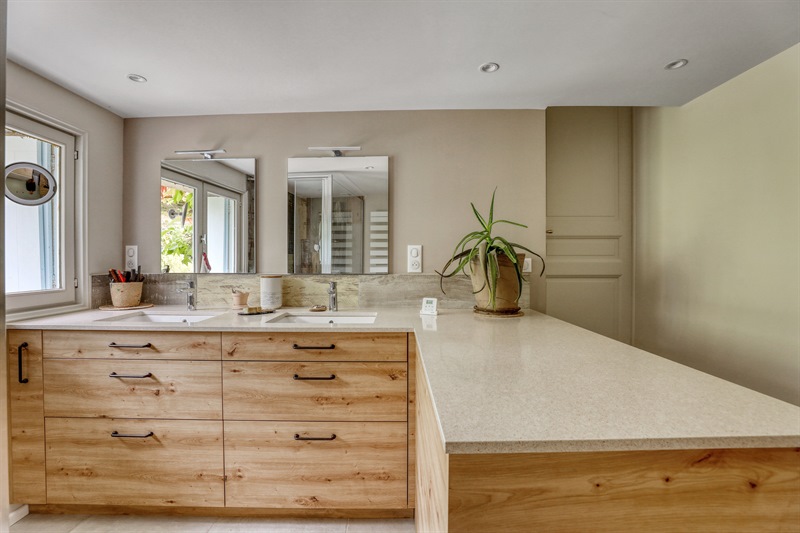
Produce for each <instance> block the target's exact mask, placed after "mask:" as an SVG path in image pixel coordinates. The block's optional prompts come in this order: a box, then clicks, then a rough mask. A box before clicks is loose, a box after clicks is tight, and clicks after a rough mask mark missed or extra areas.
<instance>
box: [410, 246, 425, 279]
mask: <svg viewBox="0 0 800 533" xmlns="http://www.w3.org/2000/svg"><path fill="white" fill-rule="evenodd" d="M408 272H409V273H417V272H422V245H421V244H409V245H408Z"/></svg>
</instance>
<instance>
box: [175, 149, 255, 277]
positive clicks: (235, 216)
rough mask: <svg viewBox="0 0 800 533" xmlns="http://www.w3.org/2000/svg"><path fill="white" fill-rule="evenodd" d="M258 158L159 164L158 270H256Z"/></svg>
mask: <svg viewBox="0 0 800 533" xmlns="http://www.w3.org/2000/svg"><path fill="white" fill-rule="evenodd" d="M255 178H256V160H255V159H254V158H225V159H180V160H176V159H169V160H165V161H162V162H161V269H162V272H173V273H174V272H178V273H180V272H211V273H215V274H217V273H230V272H239V273H248V272H251V273H252V272H255V271H256V234H255V231H256V230H255V228H256V225H255V224H256V220H255V218H256V215H255V213H256V211H255V196H256V195H255V192H256V191H255V187H256V180H255Z"/></svg>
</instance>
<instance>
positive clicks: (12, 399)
mask: <svg viewBox="0 0 800 533" xmlns="http://www.w3.org/2000/svg"><path fill="white" fill-rule="evenodd" d="M7 335H8V337H7V356H8V358H7V360H8V417H9V446H10V453H9V461H10V464H9V477H10V489H11V494H10V501H11V503H45V502H46V497H47V494H46V487H45V469H44V458H45V452H44V412H43V409H44V407H43V385H42V332H41V331H38V330H9V331H8V332H7ZM25 342H27V343H28V347H27V348H25V349H23V350H22V368H23V372H22V377H23V379H27V380H28V382H27V383H20V382H19V366H18V364H17V363H18V353H17V348H18V347H19V346H20V345H21V344H22V343H25Z"/></svg>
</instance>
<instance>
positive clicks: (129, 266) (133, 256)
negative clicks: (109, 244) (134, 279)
mask: <svg viewBox="0 0 800 533" xmlns="http://www.w3.org/2000/svg"><path fill="white" fill-rule="evenodd" d="M138 265H139V247H138V246H137V245H135V244H126V245H125V270H133V269H135V268H137V266H138Z"/></svg>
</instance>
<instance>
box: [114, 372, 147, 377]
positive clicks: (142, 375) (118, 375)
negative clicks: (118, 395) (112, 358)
mask: <svg viewBox="0 0 800 533" xmlns="http://www.w3.org/2000/svg"><path fill="white" fill-rule="evenodd" d="M108 377H110V378H130V379H144V378H149V377H153V373H152V372H148V373H147V374H117V373H116V372H112V373H110V374H109V375H108Z"/></svg>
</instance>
